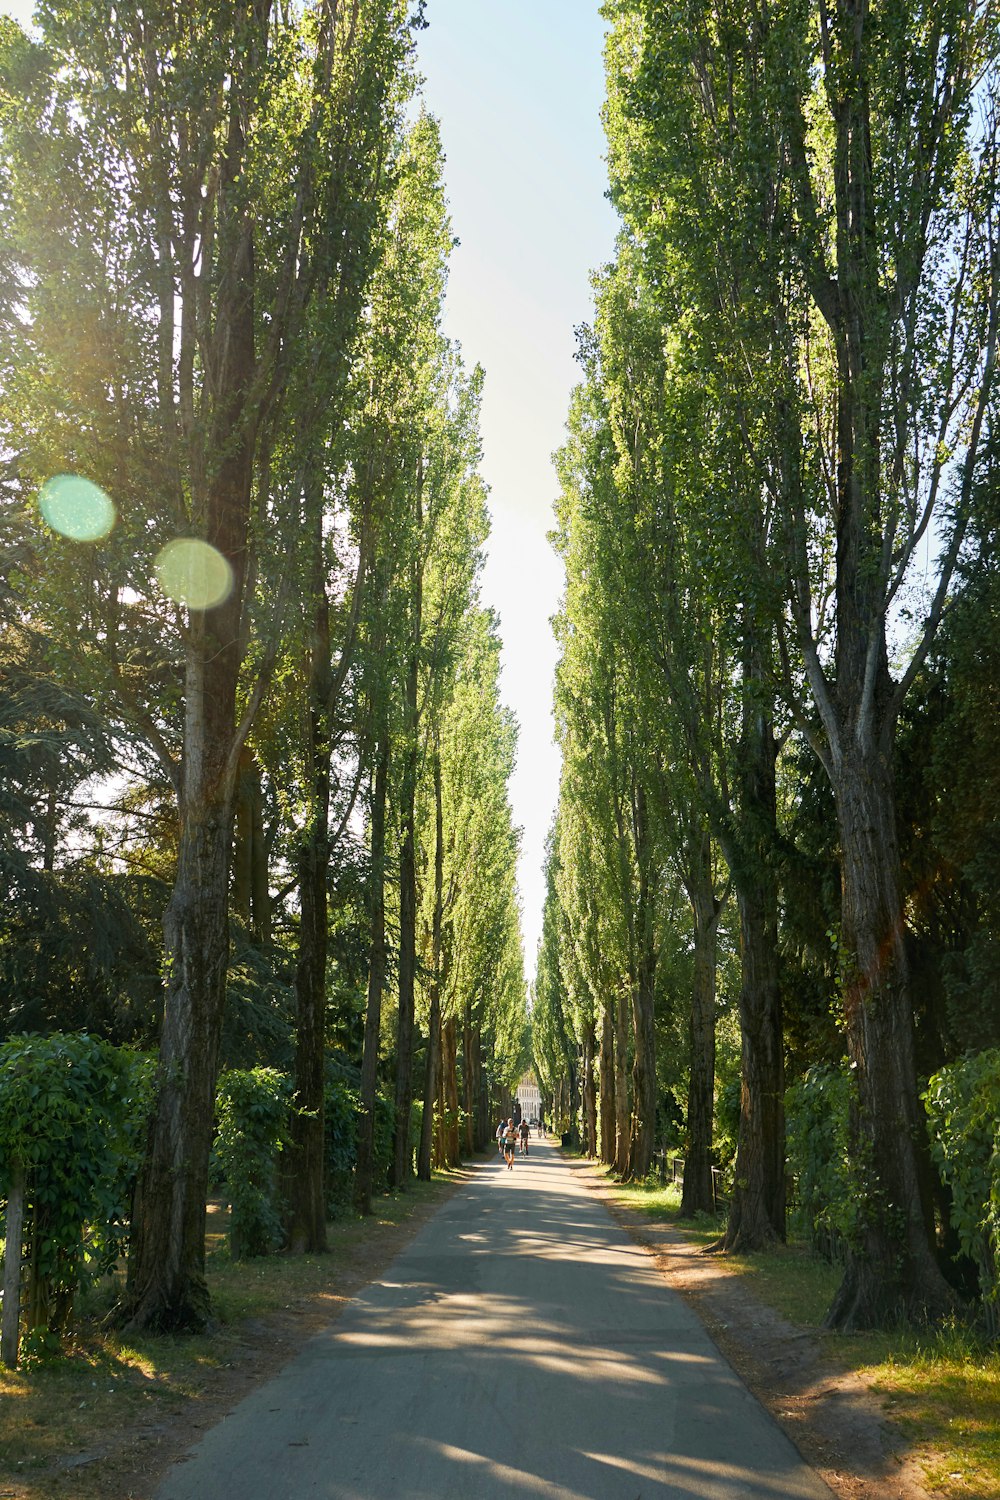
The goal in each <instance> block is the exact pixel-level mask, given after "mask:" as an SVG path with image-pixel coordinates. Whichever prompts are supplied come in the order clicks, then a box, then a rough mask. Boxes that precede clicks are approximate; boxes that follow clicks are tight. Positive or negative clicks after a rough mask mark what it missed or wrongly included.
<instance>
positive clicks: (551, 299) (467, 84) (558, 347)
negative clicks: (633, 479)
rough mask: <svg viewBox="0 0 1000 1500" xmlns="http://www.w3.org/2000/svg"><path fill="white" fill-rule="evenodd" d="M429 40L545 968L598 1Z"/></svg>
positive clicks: (555, 2)
mask: <svg viewBox="0 0 1000 1500" xmlns="http://www.w3.org/2000/svg"><path fill="white" fill-rule="evenodd" d="M427 17H428V20H429V21H430V23H431V25H430V28H429V29H428V30H427V31H426V32H424V33H423V35H422V36H421V39H420V49H419V50H420V63H421V67H422V70H423V72H424V74H425V77H426V88H425V95H426V100H427V105H428V108H429V109H430V110H431V112H432V113H433V114H435V115H437V117H438V118H439V119H440V121H441V129H442V135H443V139H444V147H445V152H446V154H447V163H446V166H445V181H446V184H447V191H448V198H449V202H450V205H451V214H452V221H453V226H454V230H455V233H456V234H457V235H458V236H459V238H460V240H461V245H460V247H459V249H458V250H457V251H456V252H455V257H454V262H453V266H452V273H451V279H450V283H449V290H448V304H447V313H446V326H447V331H448V332H449V333H450V334H451V335H452V336H453V337H455V338H457V339H459V340H460V341H461V343H462V347H463V350H464V353H465V357H466V360H467V361H468V363H470V364H472V363H474V362H476V361H478V362H479V363H480V364H482V365H483V367H484V368H485V371H486V390H485V396H484V405H483V439H484V447H485V458H484V464H483V470H484V475H485V478H486V480H487V482H488V483H489V485H490V487H491V506H492V514H493V535H492V538H491V541H490V557H489V563H488V566H487V569H486V574H485V578H484V587H483V592H484V597H485V599H486V602H487V603H489V604H492V605H493V606H494V607H495V608H496V609H497V610H498V612H499V614H500V621H501V629H502V634H503V639H504V674H503V693H504V698H505V701H506V702H507V703H509V705H510V706H511V707H512V708H513V709H514V711H515V713H516V714H517V717H518V721H519V724H520V742H519V749H518V768H517V772H516V774H515V776H514V780H513V783H512V787H511V794H512V800H513V805H514V816H515V819H516V820H517V822H518V823H519V824H521V826H522V827H523V829H524V841H523V849H522V855H521V868H520V872H519V884H520V890H521V898H522V905H523V923H524V946H525V957H526V960H527V969H528V977H529V978H531V976H532V974H533V971H534V960H535V949H536V945H537V941H538V937H539V934H540V932H541V919H542V902H543V898H544V882H543V877H542V862H543V857H544V846H545V835H546V832H547V831H548V826H549V822H550V820H551V817H552V813H553V810H554V808H555V803H556V797H557V794H558V783H559V756H558V751H557V749H556V747H555V745H554V743H553V739H552V727H553V726H552V675H553V670H554V667H555V644H554V641H553V638H552V633H551V630H550V628H549V619H550V617H551V615H552V614H554V612H555V610H556V608H557V606H558V601H559V594H560V590H561V587H562V577H561V569H560V566H559V564H558V560H557V559H556V557H555V555H554V554H553V552H552V550H551V548H550V547H549V544H548V542H547V540H546V532H547V531H548V530H549V528H550V527H551V525H552V511H551V502H552V499H553V497H554V495H555V488H556V484H555V475H554V472H553V469H552V465H551V455H552V453H553V451H554V450H555V449H556V448H557V447H559V445H560V444H561V443H562V441H563V436H564V423H565V420H566V413H567V410H568V405H569V395H570V391H571V389H572V387H573V386H574V385H575V384H576V382H577V380H578V378H579V369H578V366H577V365H576V363H575V361H574V358H573V355H574V350H575V340H574V336H573V329H574V327H575V326H576V325H577V324H579V323H581V322H584V321H587V320H588V319H589V317H590V314H591V305H592V298H591V289H590V273H591V272H592V271H593V270H595V269H596V268H597V267H598V266H599V265H601V264H602V263H603V262H604V261H606V260H607V259H608V258H609V257H610V255H611V253H612V248H613V243H614V233H615V219H614V214H613V212H612V209H611V207H610V205H609V204H608V203H607V201H606V199H605V197H604V191H605V187H606V171H605V166H604V162H603V159H602V158H603V154H604V149H605V147H604V137H603V134H602V131H601V124H600V108H601V102H602V99H603V95H604V79H603V66H602V47H603V37H604V30H605V27H604V23H603V21H602V19H601V17H600V14H599V6H598V3H597V0H503V3H500V0H428V5H427Z"/></svg>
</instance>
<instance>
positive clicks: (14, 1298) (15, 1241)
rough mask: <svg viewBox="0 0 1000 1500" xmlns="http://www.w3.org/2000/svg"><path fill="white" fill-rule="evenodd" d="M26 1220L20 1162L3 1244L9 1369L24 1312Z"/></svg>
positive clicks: (0, 1338)
mask: <svg viewBox="0 0 1000 1500" xmlns="http://www.w3.org/2000/svg"><path fill="white" fill-rule="evenodd" d="M23 1224H24V1172H23V1170H22V1168H21V1164H20V1163H19V1162H14V1163H12V1165H11V1169H10V1191H9V1193H8V1197H7V1239H6V1242H5V1245H4V1276H3V1323H2V1325H0V1360H2V1362H3V1363H4V1364H5V1365H6V1366H7V1368H8V1369H9V1370H13V1369H16V1367H17V1346H18V1342H19V1338H18V1335H19V1332H20V1314H21V1231H22V1227H23Z"/></svg>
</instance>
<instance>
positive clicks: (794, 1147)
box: [785, 1067, 859, 1260]
mask: <svg viewBox="0 0 1000 1500" xmlns="http://www.w3.org/2000/svg"><path fill="white" fill-rule="evenodd" d="M850 1106H851V1078H850V1075H849V1074H848V1073H847V1072H841V1071H839V1070H838V1069H835V1068H829V1067H813V1068H810V1069H809V1071H808V1072H807V1073H806V1074H805V1076H804V1077H803V1078H801V1079H800V1080H799V1081H798V1083H795V1084H793V1085H792V1087H791V1088H790V1089H788V1090H787V1092H786V1094H785V1118H786V1126H787V1140H788V1165H789V1169H790V1171H791V1173H792V1175H793V1176H794V1178H795V1180H796V1195H795V1207H794V1209H793V1214H792V1221H793V1224H795V1226H796V1227H797V1228H798V1230H799V1232H800V1233H802V1234H804V1235H805V1237H806V1238H807V1239H808V1240H809V1242H810V1243H811V1245H812V1247H813V1249H814V1250H815V1251H816V1252H817V1254H819V1255H822V1256H824V1257H825V1258H826V1259H827V1260H836V1259H839V1258H841V1257H842V1255H843V1253H844V1251H845V1249H846V1247H847V1245H848V1244H849V1243H850V1241H851V1239H852V1238H853V1236H854V1234H855V1231H856V1228H857V1212H858V1210H857V1205H858V1201H859V1198H858V1191H857V1181H856V1176H855V1172H854V1169H853V1167H852V1164H851V1156H850V1149H849V1127H850Z"/></svg>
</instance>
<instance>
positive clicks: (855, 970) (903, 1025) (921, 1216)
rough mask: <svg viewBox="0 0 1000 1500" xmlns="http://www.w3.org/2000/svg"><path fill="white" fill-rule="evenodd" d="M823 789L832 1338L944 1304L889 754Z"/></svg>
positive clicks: (842, 770)
mask: <svg viewBox="0 0 1000 1500" xmlns="http://www.w3.org/2000/svg"><path fill="white" fill-rule="evenodd" d="M852 749H853V750H854V753H853V754H846V755H845V756H844V757H843V759H842V760H841V762H840V763H839V766H838V767H837V771H836V774H835V779H834V792H835V795H836V800H837V819H838V826H839V831H840V843H841V871H842V897H843V908H842V947H843V952H844V955H845V961H846V963H847V964H848V965H849V967H848V968H847V970H846V972H845V973H844V975H843V987H844V990H843V993H844V1014H845V1019H846V1023H847V1047H848V1055H849V1058H850V1063H851V1070H852V1075H853V1077H854V1080H855V1086H856V1090H857V1092H856V1099H855V1108H854V1111H853V1114H852V1121H851V1125H852V1132H851V1133H852V1144H853V1150H852V1157H853V1161H854V1164H855V1169H856V1171H857V1173H858V1175H859V1178H860V1184H861V1192H860V1199H859V1206H860V1222H859V1227H858V1238H857V1243H856V1244H855V1245H854V1246H852V1247H851V1249H850V1251H849V1254H848V1261H847V1266H846V1269H845V1273H844V1279H843V1282H842V1283H841V1285H840V1287H839V1289H838V1291H837V1294H836V1296H835V1297H834V1300H833V1303H832V1304H831V1307H830V1309H829V1312H828V1313H827V1317H826V1324H827V1326H828V1327H830V1328H838V1329H841V1330H844V1331H850V1330H853V1329H861V1328H874V1327H886V1326H890V1325H891V1324H893V1323H895V1322H898V1321H899V1320H901V1319H914V1320H922V1319H925V1318H927V1317H928V1316H930V1317H936V1316H940V1315H942V1314H944V1313H946V1312H947V1311H949V1310H950V1309H951V1308H952V1307H953V1304H954V1297H953V1295H952V1293H951V1292H950V1290H949V1288H948V1286H947V1284H946V1282H945V1281H944V1278H943V1276H942V1275H941V1272H940V1270H939V1268H938V1266H937V1263H936V1261H935V1259H934V1255H933V1253H932V1250H931V1212H930V1205H929V1204H925V1202H924V1200H923V1193H922V1178H921V1173H920V1169H919V1160H918V1156H917V1148H916V1141H917V1139H918V1136H919V1132H920V1131H921V1130H922V1129H923V1122H922V1120H921V1116H920V1109H919V1103H918V1099H917V1086H916V1066H915V1061H914V1040H913V1014H912V1009H911V1005H910V998H909V974H908V966H907V959H906V947H905V938H904V925H903V909H902V902H901V900H900V896H899V886H900V881H899V850H898V844H897V841H896V819H895V798H894V788H893V777H892V762H891V753H890V748H889V747H888V746H884V745H882V746H878V747H877V749H873V750H870V751H869V753H868V754H864V753H863V750H862V749H860V748H855V747H852Z"/></svg>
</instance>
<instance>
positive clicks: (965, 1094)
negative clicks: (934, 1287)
mask: <svg viewBox="0 0 1000 1500" xmlns="http://www.w3.org/2000/svg"><path fill="white" fill-rule="evenodd" d="M923 1099H924V1103H925V1105H926V1106H927V1118H928V1123H929V1127H930V1145H931V1156H932V1157H933V1159H934V1162H935V1164H936V1166H937V1168H938V1170H939V1171H940V1173H941V1176H942V1178H943V1179H944V1181H945V1183H946V1184H947V1186H948V1187H949V1188H950V1189H951V1197H952V1207H951V1222H952V1227H953V1228H954V1230H955V1232H956V1234H957V1235H958V1240H959V1244H960V1245H961V1247H962V1252H963V1254H965V1255H968V1256H969V1258H970V1259H971V1260H972V1261H973V1262H974V1263H975V1265H976V1267H977V1270H978V1273H979V1290H980V1293H981V1294H982V1299H983V1312H984V1316H985V1319H986V1322H987V1325H988V1327H989V1330H990V1332H991V1333H992V1334H993V1335H994V1336H996V1334H997V1333H998V1332H1000V1049H996V1048H994V1049H992V1050H991V1051H988V1052H978V1053H974V1054H973V1055H971V1056H969V1057H964V1058H961V1059H960V1060H959V1061H958V1062H954V1063H950V1064H949V1065H948V1067H946V1068H942V1069H941V1071H940V1072H939V1073H935V1074H934V1076H933V1077H932V1078H931V1079H930V1080H929V1081H928V1084H927V1092H926V1093H925V1094H924V1096H923Z"/></svg>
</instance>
